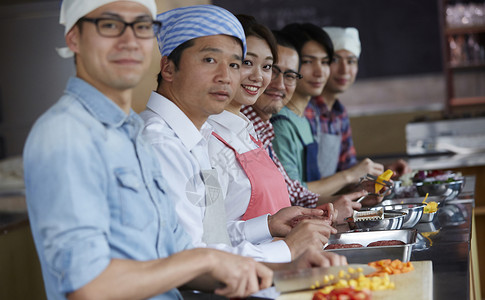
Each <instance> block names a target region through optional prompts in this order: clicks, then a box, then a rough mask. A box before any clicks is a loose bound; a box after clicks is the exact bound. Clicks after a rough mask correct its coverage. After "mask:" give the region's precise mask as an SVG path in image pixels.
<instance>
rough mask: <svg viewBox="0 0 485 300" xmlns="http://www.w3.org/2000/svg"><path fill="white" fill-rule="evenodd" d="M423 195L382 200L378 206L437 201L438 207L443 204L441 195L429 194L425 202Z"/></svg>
mask: <svg viewBox="0 0 485 300" xmlns="http://www.w3.org/2000/svg"><path fill="white" fill-rule="evenodd" d="M424 198H425V197H412V198H395V199H392V200H383V201H382V202H381V203H380V204H378V205H379V206H388V205H395V204H414V203H424V204H426V203H429V202H432V201H434V202H437V203H438V207H441V206H443V205H444V203H445V202H444V200H443V197H440V196H429V197H428V198H426V202H423V201H424Z"/></svg>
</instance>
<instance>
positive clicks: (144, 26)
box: [79, 18, 162, 39]
mask: <svg viewBox="0 0 485 300" xmlns="http://www.w3.org/2000/svg"><path fill="white" fill-rule="evenodd" d="M79 21H82V22H91V23H94V24H96V30H97V31H98V33H99V35H101V36H104V37H119V36H121V35H122V34H123V33H124V32H125V29H126V27H127V26H130V27H131V29H133V32H134V33H135V36H136V37H137V38H140V39H151V38H153V37H155V34H156V33H158V32H159V31H160V28H162V22H160V21H153V20H139V21H134V22H131V23H127V22H125V21H122V20H119V19H110V18H96V19H93V18H81V19H79Z"/></svg>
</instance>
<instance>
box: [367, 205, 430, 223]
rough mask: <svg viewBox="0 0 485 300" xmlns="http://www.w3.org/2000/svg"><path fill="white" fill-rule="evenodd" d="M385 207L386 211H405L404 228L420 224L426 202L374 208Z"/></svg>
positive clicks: (376, 207) (375, 207)
mask: <svg viewBox="0 0 485 300" xmlns="http://www.w3.org/2000/svg"><path fill="white" fill-rule="evenodd" d="M380 207H384V212H386V211H398V212H405V213H406V215H405V216H404V220H403V224H402V228H413V227H414V226H416V224H418V222H419V221H420V220H421V217H422V216H423V210H424V208H425V207H426V204H424V203H408V204H395V205H386V206H374V207H373V208H372V209H379V208H380Z"/></svg>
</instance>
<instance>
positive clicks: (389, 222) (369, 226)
mask: <svg viewBox="0 0 485 300" xmlns="http://www.w3.org/2000/svg"><path fill="white" fill-rule="evenodd" d="M404 217H405V216H404V215H396V214H392V215H389V214H386V213H385V212H384V219H382V220H366V221H356V222H354V224H355V227H356V228H357V229H363V230H396V229H401V228H402V226H403V224H404Z"/></svg>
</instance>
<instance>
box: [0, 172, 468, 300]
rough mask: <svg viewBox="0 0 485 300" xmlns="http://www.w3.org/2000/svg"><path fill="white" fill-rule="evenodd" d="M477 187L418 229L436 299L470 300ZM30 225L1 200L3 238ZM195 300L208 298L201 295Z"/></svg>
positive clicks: (13, 199)
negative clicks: (430, 265) (472, 226)
mask: <svg viewBox="0 0 485 300" xmlns="http://www.w3.org/2000/svg"><path fill="white" fill-rule="evenodd" d="M474 187H475V177H473V176H467V177H466V181H465V186H464V189H463V191H462V193H461V194H460V195H459V197H458V199H455V200H453V201H449V202H446V203H445V205H444V206H443V207H441V208H440V209H439V210H438V212H437V216H436V217H435V219H434V221H433V222H432V223H419V224H418V225H417V226H416V227H415V228H416V229H417V230H418V232H419V233H420V234H418V242H417V243H416V245H415V246H414V247H413V251H412V253H411V260H412V261H416V260H431V261H432V263H433V294H434V299H470V288H469V287H470V285H469V280H470V270H469V259H470V240H471V225H472V224H471V220H472V209H473V207H474V204H475V199H474V196H475V193H474V192H475V190H474ZM27 225H28V217H27V213H26V210H25V197H24V196H23V195H9V196H7V197H6V196H3V197H0V236H1V235H5V234H8V233H9V232H11V231H13V230H15V229H16V228H19V227H22V226H27ZM192 296H195V295H192ZM206 296H208V295H206ZM212 297H213V296H212ZM195 299H205V298H204V296H203V295H197V296H196V297H195ZM211 299H213V298H211ZM221 299H222V298H221ZM253 299H257V298H253Z"/></svg>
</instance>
